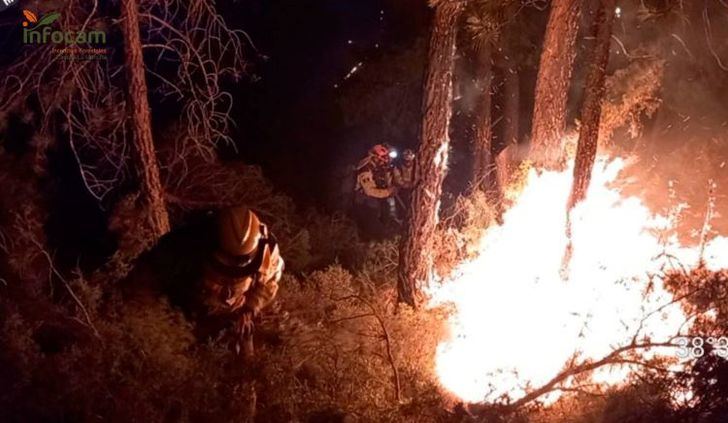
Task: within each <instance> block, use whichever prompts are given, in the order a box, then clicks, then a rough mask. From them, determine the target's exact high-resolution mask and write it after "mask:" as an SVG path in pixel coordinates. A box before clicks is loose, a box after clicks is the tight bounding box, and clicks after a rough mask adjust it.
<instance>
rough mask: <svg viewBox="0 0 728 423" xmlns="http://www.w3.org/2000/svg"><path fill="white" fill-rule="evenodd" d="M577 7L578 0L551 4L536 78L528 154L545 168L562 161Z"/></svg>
mask: <svg viewBox="0 0 728 423" xmlns="http://www.w3.org/2000/svg"><path fill="white" fill-rule="evenodd" d="M580 10H581V0H554V1H553V2H552V3H551V14H550V15H549V22H548V26H547V27H546V36H545V39H544V46H543V52H542V53H541V63H540V65H539V70H538V79H537V80H536V99H535V104H534V110H533V129H532V131H531V154H530V155H531V158H532V159H533V160H534V161H535V162H536V163H537V164H538V165H541V166H545V167H550V168H554V167H558V166H560V165H562V164H563V157H562V156H563V152H562V150H563V148H562V145H561V138H562V136H563V134H564V131H565V128H566V101H567V97H568V93H569V81H570V79H571V71H572V65H573V63H574V58H575V56H576V49H575V43H576V34H577V31H578V29H579V13H580Z"/></svg>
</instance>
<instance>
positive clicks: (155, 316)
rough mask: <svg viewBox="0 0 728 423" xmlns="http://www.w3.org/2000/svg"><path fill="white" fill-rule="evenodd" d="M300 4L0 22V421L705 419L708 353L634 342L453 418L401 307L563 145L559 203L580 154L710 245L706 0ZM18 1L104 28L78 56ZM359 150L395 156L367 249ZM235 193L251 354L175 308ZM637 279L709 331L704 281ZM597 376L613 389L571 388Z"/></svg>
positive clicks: (724, 294) (128, 10)
mask: <svg viewBox="0 0 728 423" xmlns="http://www.w3.org/2000/svg"><path fill="white" fill-rule="evenodd" d="M291 3H296V4H295V5H294V4H291ZM298 3H299V2H285V1H253V2H235V1H225V0H218V1H216V2H213V1H207V0H189V1H182V0H166V1H152V0H121V1H115V2H107V1H101V0H92V1H80V0H72V1H46V2H35V1H30V0H28V1H20V2H19V6H20V7H18V8H10V9H7V10H5V11H3V12H2V15H0V16H1V18H0V21H1V22H2V27H0V34H1V35H2V37H1V38H0V43H2V45H3V49H2V52H0V421H8V422H29V421H39V422H76V421H78V422H86V421H143V422H162V421H165V422H166V421H172V422H177V421H180V422H187V421H194V422H198V421H199V422H202V421H211V422H218V421H219V422H227V421H255V422H294V421H295V422H299V421H306V422H357V421H361V422H369V421H372V422H374V421H393V422H410V421H423V422H427V421H433V422H469V421H473V422H475V421H479V422H524V423H525V422H534V423H535V422H553V423H561V422H580V423H581V422H583V423H591V422H601V423H617V422H645V423H647V422H656V421H659V422H665V423H672V422H674V423H678V422H695V423H698V422H706V423H718V422H725V421H728V359H722V358H719V357H717V356H716V355H715V354H711V352H713V349H712V347H710V346H707V347H706V354H705V355H704V356H703V357H701V358H698V359H695V360H693V361H691V362H690V363H689V364H688V365H686V366H685V367H683V368H680V369H678V370H675V369H673V368H671V367H670V366H669V363H667V362H666V361H664V359H663V358H659V357H657V358H649V359H648V358H645V357H644V356H642V355H640V354H639V352H640V351H641V350H644V349H647V348H651V347H655V346H661V345H662V346H664V343H665V342H666V340H651V339H648V338H645V337H643V336H642V334H641V333H640V331H639V330H638V331H637V333H635V334H634V337H633V339H632V342H631V343H628V344H625V345H622V346H615V348H614V350H613V351H612V352H611V353H609V354H607V355H605V356H604V357H602V358H601V359H596V360H589V359H583V358H581V357H579V356H578V355H577V354H575V355H574V357H573V360H570V361H569V362H567V363H565V366H564V368H563V369H562V370H561V371H560V372H559V373H558V374H554V375H553V379H551V380H550V381H549V382H548V383H546V384H544V385H543V386H529V389H528V390H527V391H528V392H527V393H526V395H524V396H521V397H519V398H510V397H504V398H501V399H500V400H499V401H497V402H495V403H488V404H465V403H463V402H462V401H460V400H458V399H457V398H456V397H455V396H454V395H453V394H451V393H448V392H447V391H446V390H444V389H443V388H442V386H441V384H440V382H439V380H438V377H437V374H436V371H435V368H436V352H437V349H438V344H439V343H440V342H441V341H442V339H443V338H445V337H446V336H447V333H448V318H449V317H450V316H452V315H453V313H454V310H453V309H452V308H451V307H449V306H438V307H436V308H428V307H427V306H426V299H425V298H426V296H427V290H426V288H427V287H428V285H429V284H430V283H431V282H432V281H433V279H434V275H440V276H443V275H449V274H450V273H451V272H452V271H453V270H455V269H457V267H458V265H459V264H460V263H462V262H464V261H467V260H470V259H472V258H473V257H475V256H476V255H477V254H478V251H479V248H480V240H481V237H482V234H483V231H484V230H485V229H487V228H488V227H491V226H493V225H497V224H499V223H502V219H503V214H504V212H505V210H507V208H508V207H509V206H510V205H511V204H512V203H513V202H514V201H515V199H516V198H517V195H518V192H519V189H520V188H521V187H522V185H523V184H524V183H525V180H526V178H527V175H528V172H529V171H531V170H532V169H539V171H541V170H542V169H543V168H556V169H558V168H562V167H564V166H565V164H566V162H567V161H568V158H570V157H574V156H576V163H577V166H576V169H577V170H576V171H575V173H574V179H575V181H576V183H575V184H574V187H573V191H572V198H571V200H570V203H569V206H570V207H571V206H574V205H576V204H577V203H578V202H579V201H581V200H583V199H584V198H585V196H586V195H587V193H586V191H587V190H586V187H587V186H588V185H589V181H590V175H591V174H590V172H591V168H592V167H593V164H594V157H595V155H596V153H597V150H599V151H608V152H609V153H612V154H615V155H622V156H626V157H629V158H630V161H629V163H628V165H627V166H626V168H625V170H624V171H623V173H624V176H623V178H621V180H622V181H624V182H623V183H622V184H621V186H620V187H619V189H620V190H621V192H623V193H624V195H637V196H639V197H641V198H643V199H644V200H645V203H646V204H649V205H650V206H651V207H653V208H654V210H655V211H656V212H660V213H663V214H669V213H671V211H672V210H675V209H676V208H678V209H679V218H678V219H677V225H678V226H677V232H678V233H679V234H680V238H681V239H682V240H683V241H685V242H686V243H688V244H691V245H698V246H704V245H705V243H706V242H708V241H709V240H710V239H712V238H713V237H715V236H717V235H723V236H725V235H726V234H728V213H727V212H726V211H728V196H726V190H725V188H724V187H725V186H728V173H726V167H727V166H728V165H727V164H726V161H727V160H728V121H726V116H728V98H726V96H725V95H724V93H725V92H728V44H726V43H725V42H723V41H722V40H725V39H726V37H728V26H727V25H725V22H726V19H728V5H727V4H726V3H725V2H724V1H721V0H716V1H705V2H702V1H694V2H684V1H677V0H663V1H656V0H651V1H647V0H643V1H631V0H630V1H627V0H624V1H616V2H615V1H614V0H600V1H597V0H593V1H592V0H583V1H582V0H578V1H576V0H553V1H540V0H500V1H485V0H467V1H466V0H432V1H430V2H429V3H428V2H426V1H425V0H381V1H371V2H364V3H367V4H366V5H349V6H342V5H338V4H336V5H335V4H334V3H340V2H335V1H333V0H332V1H322V2H314V1H302V2H300V4H298ZM23 8H27V9H31V10H33V11H34V12H35V14H37V15H38V16H43V15H45V14H47V13H50V12H52V11H57V12H59V13H60V17H59V18H58V19H57V20H56V21H55V22H54V23H53V25H55V26H58V27H59V28H62V29H63V30H67V31H76V32H78V31H88V30H93V31H103V32H104V33H105V34H106V39H107V40H106V41H107V42H106V43H105V44H104V45H102V46H85V47H102V48H104V49H105V51H106V53H104V57H103V59H102V60H62V59H61V58H60V57H59V55H58V53H57V52H56V51H55V50H54V49H55V48H57V46H55V45H53V44H52V43H48V44H42V43H40V44H34V45H25V44H23V42H22V33H21V31H22V29H21V28H22V26H21V24H20V22H22V19H23V14H22V9H23ZM349 26H350V27H349ZM349 30H350V31H354V33H353V35H352V34H351V33H348V32H347V31H349ZM357 37H358V38H357ZM352 39H353V42H352V41H350V40H352ZM82 47H83V46H82ZM355 65H356V66H357V67H356V69H355V70H354V71H352V69H351V68H352V66H355ZM576 133H579V136H571V137H569V136H568V135H569V134H571V135H573V134H576ZM564 140H566V141H564ZM379 142H387V143H391V144H394V145H397V146H401V147H402V148H405V147H408V148H412V149H414V150H416V151H417V158H418V162H417V166H418V167H417V170H418V173H419V175H420V176H419V177H420V179H419V180H418V183H417V185H416V187H415V189H414V190H413V194H412V201H411V203H410V204H406V205H404V207H403V208H405V209H408V213H409V216H408V217H409V219H408V221H407V222H406V223H405V224H404V226H403V228H401V230H400V231H398V232H397V233H395V234H392V235H391V236H387V237H383V238H377V237H375V239H372V238H371V237H368V236H366V235H367V234H362V233H361V231H360V228H358V227H357V225H356V223H355V222H354V221H353V220H352V217H351V216H352V213H351V188H352V187H350V186H349V185H348V181H349V180H350V179H351V178H352V175H351V169H350V168H351V165H353V164H356V162H357V160H358V159H359V158H360V157H361V156H363V155H364V154H365V153H366V151H367V149H368V148H369V147H370V146H371V145H372V144H374V143H379ZM239 204H243V205H246V206H248V207H250V208H252V209H254V210H255V211H256V212H257V213H258V214H259V216H260V218H261V220H263V221H265V223H266V224H268V225H269V226H270V228H271V230H272V232H273V233H274V234H275V235H276V237H277V239H278V242H279V244H280V246H281V251H282V255H283V257H284V258H285V262H286V270H285V273H284V275H283V278H282V280H281V282H280V287H281V288H280V291H279V293H278V296H277V298H276V301H275V302H274V303H273V305H272V306H271V307H269V308H268V309H266V310H265V311H264V312H263V313H262V314H261V315H260V316H258V317H257V321H256V332H255V343H256V350H255V356H254V357H253V358H252V359H250V360H242V359H241V357H240V356H239V355H237V354H235V352H234V351H231V349H230V348H229V346H228V343H227V342H226V340H225V339H222V338H221V337H217V338H216V337H212V338H209V337H204V336H201V328H200V324H199V322H200V319H199V310H198V304H196V302H197V301H198V300H197V297H198V295H199V292H198V290H199V286H200V279H201V278H202V275H203V268H204V265H205V261H206V260H207V259H209V257H210V255H211V254H212V250H213V249H214V247H215V240H214V229H213V219H214V213H215V212H216V211H217V210H220V209H222V208H225V207H229V206H233V205H239ZM685 204H687V205H689V207H684V205H685ZM565 207H566V204H565ZM706 210H707V212H706ZM534 218H538V216H535V217H534ZM528 260H529V258H528V257H514V258H513V261H514V264H513V265H514V266H528ZM651 277H655V278H660V281H664V284H665V286H666V287H667V289H668V290H669V291H670V293H671V294H673V295H674V298H675V302H676V303H677V304H679V307H680V308H681V309H682V310H683V311H684V313H685V315H686V316H687V317H688V318H689V319H691V321H693V323H692V325H693V326H692V329H691V333H694V334H699V335H701V336H705V337H708V336H712V337H720V336H728V271H726V270H722V271H710V270H708V269H707V267H705V266H699V267H697V268H696V269H684V270H683V269H681V270H675V269H671V270H669V271H668V270H666V271H665V273H664V274H660V275H651ZM485 282H487V283H507V282H504V281H484V283H485ZM524 295H526V293H524ZM514 307H518V305H514ZM527 314H528V313H527V311H524V318H530V319H538V318H539V317H538V316H527ZM646 318H647V317H645V319H646ZM483 324H484V325H506V324H507V322H505V321H497V322H483ZM514 336H515V335H514ZM677 336H678V334H675V338H677ZM672 340H674V339H670V340H667V341H672ZM498 342H507V341H498ZM534 359H537V358H534ZM620 364H625V365H626V364H629V365H634V366H635V369H636V370H635V371H634V372H632V373H631V374H630V376H629V377H628V379H627V380H625V381H624V383H623V384H621V385H619V386H617V387H609V386H602V385H598V384H595V383H594V382H593V381H592V380H591V379H590V376H591V375H592V373H593V371H594V370H596V369H599V368H602V367H605V366H613V365H620ZM567 381H568V384H567V383H566V382H567ZM553 392H559V393H560V394H561V396H560V398H559V399H558V401H555V402H547V401H544V395H547V394H549V393H553ZM685 392H689V393H690V394H689V396H684V395H683V396H680V395H678V394H680V393H685ZM676 398H678V399H676Z"/></svg>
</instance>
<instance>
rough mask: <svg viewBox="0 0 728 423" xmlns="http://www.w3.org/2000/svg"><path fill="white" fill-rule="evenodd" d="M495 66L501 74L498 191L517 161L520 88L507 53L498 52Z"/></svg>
mask: <svg viewBox="0 0 728 423" xmlns="http://www.w3.org/2000/svg"><path fill="white" fill-rule="evenodd" d="M497 65H498V67H499V68H500V69H501V72H502V73H503V131H502V134H503V149H502V150H501V152H500V153H499V154H498V155H497V156H496V169H497V170H498V172H497V173H498V186H499V187H500V190H503V189H504V187H505V186H506V185H507V184H508V181H509V179H510V175H511V173H512V172H513V167H514V166H516V162H517V160H518V159H519V158H518V157H517V152H518V138H519V136H520V128H521V127H520V113H521V112H520V108H521V95H520V90H521V88H520V79H519V76H518V65H517V64H516V61H515V60H513V57H512V56H510V55H509V54H508V52H507V51H503V50H501V51H500V53H499V54H498V56H497Z"/></svg>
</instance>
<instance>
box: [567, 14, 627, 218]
mask: <svg viewBox="0 0 728 423" xmlns="http://www.w3.org/2000/svg"><path fill="white" fill-rule="evenodd" d="M615 7H616V0H601V1H600V4H599V8H598V10H597V15H596V18H595V20H594V26H593V28H592V34H593V35H594V38H595V40H596V41H595V43H596V44H595V46H594V50H593V53H592V57H591V63H590V64H589V66H590V68H589V73H588V75H587V80H586V90H585V94H584V103H583V104H582V108H581V128H580V132H579V144H578V146H577V149H576V162H575V165H574V182H573V185H572V187H571V195H570V197H569V210H571V209H572V208H573V207H574V206H575V205H576V204H577V203H578V202H579V201H581V200H583V199H584V197H585V196H586V191H587V188H588V187H589V182H590V181H591V174H592V167H593V166H594V160H595V158H596V155H597V144H598V140H599V123H600V119H601V114H602V99H603V97H604V80H605V78H606V73H607V64H608V63H609V47H610V45H611V41H612V26H613V24H614V9H615Z"/></svg>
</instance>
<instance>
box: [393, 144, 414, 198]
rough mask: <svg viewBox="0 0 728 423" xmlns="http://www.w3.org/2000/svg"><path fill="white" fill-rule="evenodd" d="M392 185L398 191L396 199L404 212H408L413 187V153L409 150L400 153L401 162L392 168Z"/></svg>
mask: <svg viewBox="0 0 728 423" xmlns="http://www.w3.org/2000/svg"><path fill="white" fill-rule="evenodd" d="M393 176H394V183H395V185H396V186H397V188H398V189H399V191H398V193H397V199H398V201H399V202H400V203H401V205H402V208H403V209H404V210H408V208H409V204H410V200H411V197H412V189H413V188H414V187H415V153H414V152H413V151H412V150H410V149H407V150H404V151H403V152H402V161H401V162H400V163H399V164H398V165H397V166H396V167H395V168H394V172H393Z"/></svg>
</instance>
